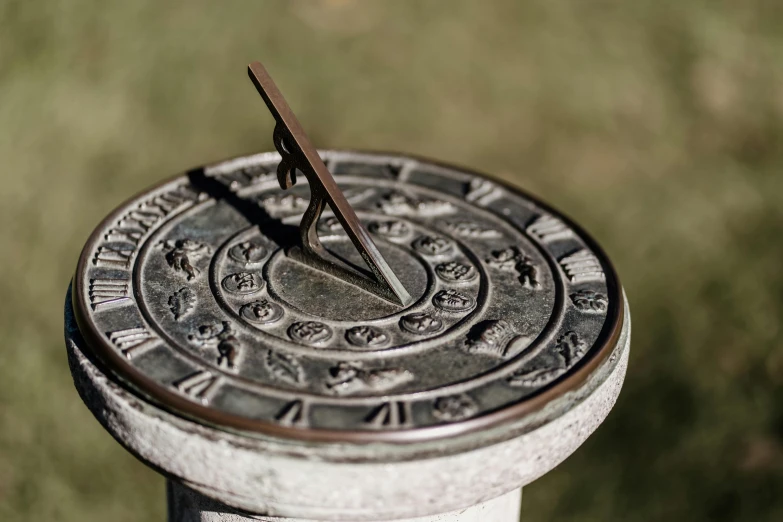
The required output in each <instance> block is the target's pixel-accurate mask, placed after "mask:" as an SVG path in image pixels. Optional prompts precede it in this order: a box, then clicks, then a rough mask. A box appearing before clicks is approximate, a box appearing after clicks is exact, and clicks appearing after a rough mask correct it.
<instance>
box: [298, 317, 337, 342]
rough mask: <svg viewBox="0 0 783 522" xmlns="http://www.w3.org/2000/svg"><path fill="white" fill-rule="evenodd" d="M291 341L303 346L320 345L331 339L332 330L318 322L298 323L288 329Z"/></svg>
mask: <svg viewBox="0 0 783 522" xmlns="http://www.w3.org/2000/svg"><path fill="white" fill-rule="evenodd" d="M288 335H290V336H291V339H293V340H295V341H299V342H300V343H304V344H320V343H324V342H326V341H328V340H329V339H330V338H331V337H332V329H331V328H329V327H328V326H327V325H325V324H324V323H321V322H318V321H299V322H296V323H294V324H292V325H291V327H290V328H289V329H288Z"/></svg>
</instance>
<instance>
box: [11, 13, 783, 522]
mask: <svg viewBox="0 0 783 522" xmlns="http://www.w3.org/2000/svg"><path fill="white" fill-rule="evenodd" d="M254 59H260V60H262V61H264V63H265V64H266V66H267V68H268V69H269V70H270V72H271V73H272V75H273V76H274V77H275V79H276V81H277V83H278V84H279V85H280V87H281V89H282V90H283V92H284V93H285V94H286V97H287V98H288V100H289V102H290V103H291V105H292V107H293V108H294V110H295V111H296V112H297V114H298V116H299V118H300V120H301V121H302V122H303V124H304V126H305V128H306V129H307V130H308V132H309V133H310V134H311V137H312V138H313V141H314V142H315V143H316V144H317V145H318V146H320V147H351V148H368V149H388V150H400V151H406V152H412V153H417V154H422V155H426V156H431V157H434V158H439V159H442V160H449V161H452V162H456V163H459V164H463V165H466V166H470V167H474V168H479V169H482V170H486V171H489V172H493V173H496V174H497V175H499V176H501V177H503V178H505V179H507V180H510V181H511V182H513V183H515V184H518V185H520V186H522V187H524V188H526V189H527V190H530V191H532V192H534V193H537V194H538V195H540V196H541V197H543V198H544V199H545V200H547V201H549V202H551V203H553V204H554V205H556V206H557V207H559V208H561V209H565V210H566V212H567V213H568V214H570V215H572V216H573V217H574V218H576V219H577V220H578V221H580V222H582V223H583V224H584V225H585V226H586V227H587V228H588V229H589V230H591V231H592V232H593V234H594V235H595V236H597V238H598V239H599V240H600V241H601V243H602V244H603V245H604V246H605V247H606V249H607V250H608V251H609V253H610V255H611V256H612V258H613V259H614V261H615V263H616V265H617V268H618V271H619V273H620V275H621V277H622V280H623V282H624V285H625V287H626V290H627V292H628V295H629V299H630V302H631V307H632V313H633V316H634V340H633V344H632V356H631V361H630V369H629V373H628V377H627V380H626V384H625V388H624V390H623V393H622V394H621V396H620V400H619V402H618V404H617V407H616V409H615V410H614V412H613V413H612V414H611V416H610V417H609V419H608V420H607V422H606V423H605V424H604V425H603V426H602V427H601V428H600V429H599V430H598V431H597V432H596V434H595V435H594V436H593V437H592V438H591V439H590V440H589V441H588V442H587V443H586V444H585V445H584V446H583V447H582V448H581V449H580V450H579V451H578V452H577V453H576V454H575V455H574V456H573V457H571V458H570V459H568V460H567V461H566V462H565V463H564V464H562V465H561V466H559V467H558V468H557V469H556V470H554V471H553V472H551V473H550V474H548V475H547V476H545V477H544V478H542V479H541V480H539V481H537V482H536V483H534V484H533V485H531V486H530V487H528V488H527V489H526V492H525V502H524V506H523V514H524V517H525V519H526V520H527V521H531V522H532V521H547V522H550V521H580V522H589V521H607V520H623V521H625V522H633V521H647V520H689V521H700V520H704V521H724V520H726V521H729V520H731V521H737V520H753V521H754V522H759V521H765V520H769V521H777V520H781V519H783V496H782V495H781V494H780V492H781V491H783V403H781V401H780V398H781V396H783V350H781V347H780V344H781V342H780V340H781V335H782V334H781V327H780V324H781V321H780V318H781V316H782V315H783V270H781V259H783V241H782V240H781V238H782V237H783V210H782V209H783V175H781V173H780V172H781V167H783V148H781V147H780V146H779V144H780V143H781V137H783V68H781V67H780V64H781V63H783V61H782V60H783V6H781V5H779V3H776V2H773V1H764V0H746V1H744V2H728V1H724V2H708V1H706V0H704V1H700V0H679V1H676V2H675V1H661V0H657V1H656V0H634V1H633V2H620V1H606V0H594V1H592V2H585V1H580V0H573V1H563V0H541V1H529V2H522V1H518V0H508V1H486V2H475V1H474V2H471V1H463V0H441V1H433V0H418V1H407V0H404V1H394V2H392V1H386V2H381V1H376V0H331V1H327V0H320V1H318V0H291V1H288V2H284V1H266V2H249V1H248V2H231V3H226V2H205V1H197V0H190V1H187V2H184V1H170V2H154V1H151V0H134V1H133V2H113V3H111V2H97V1H87V0H67V1H65V0H59V1H58V0H50V1H47V2H42V1H32V0H27V1H20V0H3V2H1V3H0V158H2V168H1V169H0V176H2V179H1V180H0V181H1V182H2V185H1V187H2V188H1V189H0V222H2V224H3V226H2V227H0V245H2V247H0V274H2V275H0V295H2V297H3V299H2V302H0V331H2V333H3V348H2V358H1V360H2V362H0V520H3V521H8V522H16V521H23V520H24V521H26V520H51V521H79V522H89V521H93V520H94V521H99V520H101V521H102V520H112V521H114V522H124V521H140V520H144V521H146V520H163V519H164V497H163V481H162V479H160V478H159V477H158V476H157V475H156V474H155V473H154V472H152V471H150V470H148V469H146V468H145V467H144V466H143V465H141V464H140V463H138V462H136V461H135V460H134V459H133V458H132V457H130V456H129V455H127V454H126V453H125V451H124V450H122V449H121V448H120V447H119V445H117V444H116V443H115V442H114V441H113V440H112V439H111V437H110V436H109V435H107V434H106V433H105V432H104V431H103V429H102V428H100V426H99V425H98V424H97V422H96V421H95V420H94V419H93V418H92V417H91V415H90V414H89V412H88V411H87V410H86V408H84V406H83V405H82V404H81V403H80V400H79V398H78V396H77V395H76V392H75V391H74V389H73V387H72V384H71V381H70V375H69V372H68V368H67V364H66V360H65V350H64V347H63V341H62V303H63V296H64V293H65V289H66V287H67V284H68V280H69V278H70V276H71V273H72V271H73V269H74V267H75V263H76V258H77V255H78V252H79V250H80V248H81V246H82V244H83V243H84V241H85V240H86V237H87V235H88V234H89V232H90V231H91V229H92V227H94V226H95V225H96V224H97V222H98V221H99V220H100V218H101V217H103V216H104V215H105V214H106V213H107V212H108V211H109V210H111V209H112V208H113V207H114V206H115V205H117V204H118V203H119V202H120V201H121V200H123V199H124V198H125V197H127V195H129V194H131V193H133V192H135V191H138V190H140V189H142V188H144V187H145V186H148V185H150V184H152V183H153V182H155V181H157V180H159V179H161V178H163V177H165V176H168V175H170V174H172V173H175V172H178V171H182V170H184V169H186V168H189V167H192V166H195V165H199V164H202V163H206V162H209V161H213V160H217V159H221V158H225V157H230V156H234V155H239V154H243V153H249V152H254V151H259V150H268V149H270V148H271V141H270V136H271V127H272V123H271V118H270V117H269V116H268V114H267V113H266V110H265V108H264V107H263V104H262V102H261V100H260V99H259V98H258V95H257V94H256V93H255V91H254V89H253V88H252V86H251V85H250V82H249V81H248V80H247V79H246V76H245V72H244V68H245V65H246V64H247V63H248V62H249V61H251V60H254Z"/></svg>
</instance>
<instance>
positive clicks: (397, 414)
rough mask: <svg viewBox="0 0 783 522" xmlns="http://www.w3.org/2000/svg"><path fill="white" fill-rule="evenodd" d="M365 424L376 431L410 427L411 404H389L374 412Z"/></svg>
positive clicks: (397, 402) (395, 402) (400, 402)
mask: <svg viewBox="0 0 783 522" xmlns="http://www.w3.org/2000/svg"><path fill="white" fill-rule="evenodd" d="M365 423H366V424H368V425H369V426H370V427H372V428H375V429H382V428H388V429H398V428H402V427H405V426H410V424H411V412H410V404H408V403H407V402H402V401H394V402H387V403H385V404H383V405H381V406H379V407H378V408H376V409H375V410H373V411H372V413H370V415H369V416H368V417H367V419H366V420H365Z"/></svg>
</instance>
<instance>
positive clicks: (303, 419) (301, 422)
mask: <svg viewBox="0 0 783 522" xmlns="http://www.w3.org/2000/svg"><path fill="white" fill-rule="evenodd" d="M308 413H309V412H308V407H307V405H306V404H305V403H304V402H303V401H301V400H295V401H291V402H289V403H288V404H286V405H285V406H284V407H283V409H281V410H280V413H278V414H277V415H276V416H275V420H276V421H277V422H279V423H280V424H282V425H283V426H299V427H305V426H307V424H308V422H307V415H308Z"/></svg>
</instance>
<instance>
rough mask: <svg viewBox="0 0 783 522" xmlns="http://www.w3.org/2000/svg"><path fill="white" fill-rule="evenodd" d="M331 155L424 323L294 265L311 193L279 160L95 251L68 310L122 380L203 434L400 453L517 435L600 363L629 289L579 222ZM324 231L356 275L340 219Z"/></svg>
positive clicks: (181, 202)
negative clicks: (523, 420)
mask: <svg viewBox="0 0 783 522" xmlns="http://www.w3.org/2000/svg"><path fill="white" fill-rule="evenodd" d="M321 155H322V158H323V159H324V161H325V162H326V163H327V165H328V167H329V169H330V171H331V172H332V173H333V174H334V176H335V179H336V180H337V182H338V183H339V185H340V187H341V188H342V190H343V191H344V193H345V195H346V197H347V199H348V200H349V202H350V203H351V205H352V206H353V207H354V209H355V210H356V212H357V214H358V216H359V218H360V219H361V220H362V222H363V223H364V224H365V225H366V226H367V228H368V230H369V231H370V233H371V234H372V235H373V238H374V241H375V243H376V244H377V246H378V248H379V249H380V251H381V253H382V254H383V256H384V257H385V259H386V260H387V261H388V262H389V264H390V265H391V267H392V269H393V270H394V271H395V273H396V274H397V276H398V277H399V278H400V280H401V281H402V283H403V284H404V285H405V287H406V289H407V290H408V292H409V293H410V294H411V295H412V296H413V298H414V299H413V302H412V304H410V305H408V306H405V307H401V306H397V305H395V304H393V303H391V302H389V301H386V300H384V299H382V298H380V297H378V296H376V295H374V294H371V293H368V292H366V291H364V290H362V289H360V288H358V287H356V286H354V285H352V284H349V283H346V282H344V281H342V280H340V279H338V278H336V277H334V276H331V275H328V274H326V273H323V272H320V271H318V270H316V269H313V268H311V267H309V266H307V265H304V264H302V263H300V262H298V261H296V260H294V259H291V258H290V257H288V256H287V255H286V248H287V247H288V246H291V245H292V241H295V240H296V238H298V229H297V225H298V223H299V220H300V219H301V215H302V213H303V212H304V210H305V209H306V208H307V202H308V191H307V185H306V184H304V183H300V184H299V185H297V186H295V187H294V188H293V189H291V190H288V191H282V190H281V189H280V187H279V185H278V182H277V177H276V174H275V169H276V167H277V163H278V162H279V159H280V157H279V155H277V154H274V153H269V154H259V155H255V156H249V157H244V158H237V159H234V160H230V161H226V162H223V163H220V164H217V165H214V166H211V167H206V168H204V169H198V170H196V171H192V172H190V173H188V175H186V176H180V177H177V178H174V179H172V180H170V181H168V182H166V183H164V184H162V185H160V186H158V187H156V188H154V189H152V190H150V191H148V192H146V193H144V194H141V195H139V196H137V197H136V198H134V199H132V200H131V201H129V202H127V203H126V204H124V205H122V206H121V207H120V208H119V209H117V210H116V211H115V212H113V213H112V214H111V215H110V216H109V217H107V218H106V220H104V221H103V223H102V224H101V225H100V226H99V227H98V229H97V230H96V231H95V232H94V233H93V235H92V236H91V238H90V240H89V241H88V242H87V245H86V246H85V248H84V250H83V252H82V256H81V258H80V261H79V265H78V267H77V270H76V275H75V280H74V287H73V288H74V289H73V300H74V309H75V313H76V318H77V322H78V324H79V328H80V331H81V333H82V335H83V336H84V337H85V340H86V341H87V343H88V345H89V346H90V347H91V348H92V349H93V350H94V351H95V353H96V354H97V355H98V356H99V358H100V359H101V360H102V361H103V363H104V364H105V366H106V368H107V369H108V370H109V371H111V372H112V373H114V374H115V375H117V376H118V377H120V378H121V379H122V380H123V382H126V383H127V384H128V385H129V387H131V388H132V389H134V390H135V391H136V392H137V393H140V394H141V395H143V396H144V397H147V398H149V399H150V400H152V401H153V402H155V403H156V404H158V405H161V406H163V407H164V408H166V409H169V410H171V411H174V412H176V413H179V414H181V415H183V416H186V417H188V418H191V419H195V420H197V421H200V422H202V423H206V424H210V425H216V426H222V427H225V428H230V429H234V430H242V431H250V432H260V433H264V434H268V435H274V436H279V437H289V438H298V439H310V440H326V441H357V442H371V441H392V442H397V441H399V442H405V441H414V440H427V439H433V438H439V437H445V436H452V435H456V434H460V433H464V432H467V431H471V430H476V429H480V428H484V427H487V426H490V425H497V424H499V423H503V422H507V421H510V420H513V419H517V418H520V417H522V416H524V415H527V414H528V413H530V412H532V411H536V410H538V409H540V408H541V407H543V406H544V405H546V404H547V403H548V402H549V401H551V400H553V399H555V398H557V397H560V396H562V395H563V394H564V393H565V392H567V391H569V390H572V389H575V388H577V387H579V386H580V385H581V384H582V383H583V382H585V381H586V379H587V378H588V377H589V376H590V375H591V374H592V373H593V372H594V371H595V370H596V369H597V368H598V367H599V366H600V365H601V364H602V363H603V362H604V361H605V360H606V359H607V356H608V354H609V353H610V352H611V351H612V350H613V348H614V346H615V344H616V341H617V336H618V335H619V332H620V327H621V322H622V316H623V313H622V312H623V310H622V308H623V300H622V290H621V287H620V284H619V282H618V280H617V277H616V275H615V273H614V270H613V269H612V267H611V264H610V263H609V261H608V260H607V259H606V257H605V255H604V254H603V253H602V251H601V250H600V249H599V248H598V247H597V246H596V244H595V243H594V242H593V241H592V240H591V239H590V238H589V237H588V236H587V235H586V234H585V233H584V232H582V231H581V230H580V229H579V228H578V227H576V226H575V225H574V224H572V223H571V222H570V221H568V220H567V219H566V218H564V217H563V216H561V215H559V214H557V213H556V212H554V211H553V210H552V209H550V208H548V207H546V206H545V205H543V204H542V203H540V202H538V201H536V200H534V199H533V198H531V197H530V196H527V195H525V194H523V193H520V192H519V191H517V190H515V189H512V188H510V187H507V186H504V185H502V184H501V183H499V182H496V181H493V180H490V179H488V178H487V177H485V176H482V175H479V174H476V173H474V172H469V171H466V170H463V169H460V168H456V167H452V166H446V165H442V164H436V163H433V162H431V161H428V160H424V159H420V158H412V157H409V156H399V155H388V154H371V153H357V152H342V151H323V152H321ZM318 228H319V237H320V239H321V241H322V243H323V244H324V246H325V247H326V248H327V249H328V250H330V251H331V252H332V253H333V254H335V255H336V256H338V257H340V258H342V259H343V260H345V261H346V262H348V263H351V264H354V265H355V266H356V267H358V268H361V267H363V264H362V260H361V257H360V256H359V254H358V253H357V252H356V251H355V249H354V247H353V245H352V244H351V242H350V241H349V240H348V238H347V236H346V235H345V233H344V232H343V230H342V228H341V225H340V223H339V221H338V220H337V219H336V218H335V217H334V215H333V214H330V213H329V211H328V210H327V212H325V213H324V215H323V217H322V218H321V221H320V223H319V227H318Z"/></svg>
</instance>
